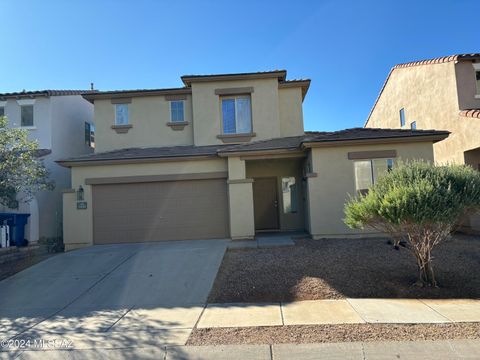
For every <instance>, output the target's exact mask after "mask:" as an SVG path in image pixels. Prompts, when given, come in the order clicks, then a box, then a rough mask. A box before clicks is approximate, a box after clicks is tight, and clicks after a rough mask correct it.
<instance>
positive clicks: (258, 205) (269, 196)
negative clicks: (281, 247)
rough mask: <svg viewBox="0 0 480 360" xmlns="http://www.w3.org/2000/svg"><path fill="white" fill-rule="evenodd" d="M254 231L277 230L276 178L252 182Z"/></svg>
mask: <svg viewBox="0 0 480 360" xmlns="http://www.w3.org/2000/svg"><path fill="white" fill-rule="evenodd" d="M253 207H254V212H255V230H277V229H278V193H277V179H276V178H256V179H254V182H253Z"/></svg>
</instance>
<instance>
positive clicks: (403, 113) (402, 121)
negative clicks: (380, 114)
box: [400, 108, 406, 126]
mask: <svg viewBox="0 0 480 360" xmlns="http://www.w3.org/2000/svg"><path fill="white" fill-rule="evenodd" d="M405 124H406V120H405V109H404V108H401V109H400V126H405Z"/></svg>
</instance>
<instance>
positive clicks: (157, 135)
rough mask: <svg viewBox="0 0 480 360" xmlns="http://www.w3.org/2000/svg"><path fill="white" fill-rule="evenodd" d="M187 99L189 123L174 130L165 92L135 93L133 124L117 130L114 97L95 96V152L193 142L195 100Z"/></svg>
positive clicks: (130, 108)
mask: <svg viewBox="0 0 480 360" xmlns="http://www.w3.org/2000/svg"><path fill="white" fill-rule="evenodd" d="M191 99H192V98H191V96H187V100H184V116H185V120H186V121H188V122H189V125H187V126H185V127H184V129H183V130H173V129H172V128H171V127H169V126H167V125H166V124H167V123H168V122H170V101H167V100H165V97H164V96H147V97H133V98H132V102H131V103H130V104H129V122H130V124H131V125H132V128H131V129H129V131H128V133H126V134H118V133H117V132H116V131H115V130H113V129H112V128H111V126H112V125H114V124H115V105H114V104H112V103H111V100H95V127H96V129H95V130H96V134H95V139H96V148H95V151H96V152H103V151H109V150H115V149H122V148H132V147H155V146H175V145H193V124H192V101H191Z"/></svg>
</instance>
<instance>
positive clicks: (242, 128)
mask: <svg viewBox="0 0 480 360" xmlns="http://www.w3.org/2000/svg"><path fill="white" fill-rule="evenodd" d="M222 125H223V133H224V134H248V133H251V132H252V108H251V103H250V96H228V97H222Z"/></svg>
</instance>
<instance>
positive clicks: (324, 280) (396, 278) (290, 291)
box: [208, 235, 480, 303]
mask: <svg viewBox="0 0 480 360" xmlns="http://www.w3.org/2000/svg"><path fill="white" fill-rule="evenodd" d="M433 256H434V267H435V271H436V276H437V280H438V283H439V287H438V288H419V287H416V286H412V285H413V284H414V283H415V282H416V280H417V268H416V264H415V259H414V258H413V256H412V255H411V254H410V253H409V250H408V249H406V248H403V247H401V248H400V250H395V249H394V248H393V246H392V245H390V244H387V241H386V240H384V239H361V240H360V239H349V240H346V239H329V240H317V241H312V240H298V241H297V245H296V246H294V247H283V248H271V249H248V250H230V251H228V252H227V253H226V254H225V257H224V259H223V263H222V265H221V267H220V270H219V273H218V275H217V278H216V280H215V283H214V285H213V288H212V291H211V293H210V296H209V299H208V301H209V302H210V303H223V302H275V301H292V300H314V299H339V298H344V297H352V298H480V271H479V270H480V237H478V236H477V237H474V236H465V235H457V236H455V237H454V238H452V239H450V240H448V241H447V242H445V243H443V244H440V245H439V246H438V247H437V248H436V249H435V250H434V252H433Z"/></svg>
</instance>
